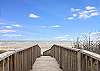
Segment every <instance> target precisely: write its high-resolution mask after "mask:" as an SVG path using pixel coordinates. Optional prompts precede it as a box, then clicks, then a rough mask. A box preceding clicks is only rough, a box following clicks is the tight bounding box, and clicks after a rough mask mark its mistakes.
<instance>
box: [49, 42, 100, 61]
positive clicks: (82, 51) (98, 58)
mask: <svg viewBox="0 0 100 71" xmlns="http://www.w3.org/2000/svg"><path fill="white" fill-rule="evenodd" d="M54 46H58V47H60V48H65V49H69V50H73V51H79V52H80V53H82V54H86V55H87V56H90V57H93V58H95V59H97V60H99V61H100V55H99V54H97V53H94V52H91V51H87V50H83V49H77V48H70V47H64V46H60V45H55V44H54V45H53V46H52V47H54ZM52 47H51V48H52ZM49 50H50V49H49ZM47 51H48V50H47Z"/></svg>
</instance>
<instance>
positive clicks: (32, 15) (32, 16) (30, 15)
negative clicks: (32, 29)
mask: <svg viewBox="0 0 100 71" xmlns="http://www.w3.org/2000/svg"><path fill="white" fill-rule="evenodd" d="M29 17H30V18H39V17H40V16H38V15H35V14H33V13H30V14H29Z"/></svg>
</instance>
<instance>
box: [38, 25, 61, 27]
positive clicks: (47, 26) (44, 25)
mask: <svg viewBox="0 0 100 71" xmlns="http://www.w3.org/2000/svg"><path fill="white" fill-rule="evenodd" d="M40 27H41V28H60V27H62V26H60V25H53V26H45V25H44V26H40Z"/></svg>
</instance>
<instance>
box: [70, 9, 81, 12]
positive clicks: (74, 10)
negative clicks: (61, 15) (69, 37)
mask: <svg viewBox="0 0 100 71" xmlns="http://www.w3.org/2000/svg"><path fill="white" fill-rule="evenodd" d="M80 10H81V9H75V8H71V12H76V11H80Z"/></svg>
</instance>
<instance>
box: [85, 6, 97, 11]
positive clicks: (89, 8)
mask: <svg viewBox="0 0 100 71" xmlns="http://www.w3.org/2000/svg"><path fill="white" fill-rule="evenodd" d="M85 9H86V10H93V9H96V8H95V7H93V6H86V7H85Z"/></svg>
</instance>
